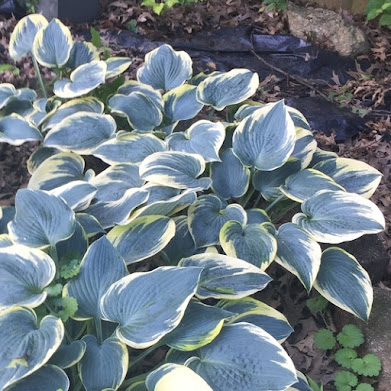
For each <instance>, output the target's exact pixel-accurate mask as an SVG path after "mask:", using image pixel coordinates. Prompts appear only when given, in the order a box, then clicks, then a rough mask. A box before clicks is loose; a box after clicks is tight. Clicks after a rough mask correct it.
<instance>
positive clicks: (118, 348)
mask: <svg viewBox="0 0 391 391" xmlns="http://www.w3.org/2000/svg"><path fill="white" fill-rule="evenodd" d="M82 341H83V342H85V343H86V345H87V349H86V352H85V353H84V356H83V358H82V359H81V360H80V361H79V363H78V369H79V373H80V378H81V381H82V383H83V385H84V387H85V389H86V391H97V390H117V389H118V388H119V386H120V385H121V384H122V382H123V381H124V380H125V376H126V373H127V371H128V365H129V355H128V349H127V348H126V345H125V344H123V343H122V342H120V341H119V340H118V339H117V338H114V337H112V338H108V339H106V340H105V341H103V343H98V341H97V340H96V337H95V336H93V335H85V336H84V337H83V338H82Z"/></svg>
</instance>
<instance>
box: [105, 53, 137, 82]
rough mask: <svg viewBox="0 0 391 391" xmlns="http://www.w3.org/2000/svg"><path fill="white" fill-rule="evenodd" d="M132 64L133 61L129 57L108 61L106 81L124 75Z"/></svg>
mask: <svg viewBox="0 0 391 391" xmlns="http://www.w3.org/2000/svg"><path fill="white" fill-rule="evenodd" d="M131 64H132V60H131V59H130V58H128V57H110V58H108V59H107V60H106V65H107V71H106V76H105V77H106V79H110V78H111V77H115V76H119V75H120V74H121V73H124V72H125V71H126V70H127V69H128V68H129V67H130V65H131Z"/></svg>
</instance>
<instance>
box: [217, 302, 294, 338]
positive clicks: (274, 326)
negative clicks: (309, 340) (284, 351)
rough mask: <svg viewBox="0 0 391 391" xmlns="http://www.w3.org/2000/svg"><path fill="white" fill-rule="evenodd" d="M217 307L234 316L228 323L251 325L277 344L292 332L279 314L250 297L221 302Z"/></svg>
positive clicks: (285, 320) (284, 318)
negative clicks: (270, 337) (267, 334)
mask: <svg viewBox="0 0 391 391" xmlns="http://www.w3.org/2000/svg"><path fill="white" fill-rule="evenodd" d="M217 305H218V307H219V308H222V309H224V310H226V311H230V312H233V313H234V314H235V316H234V317H233V318H232V319H230V323H239V322H247V323H252V324H254V325H255V326H258V327H260V328H261V329H263V330H265V331H266V332H268V333H269V334H270V335H271V336H272V337H273V338H275V339H276V340H277V341H278V342H279V343H282V342H284V341H285V340H286V339H287V338H288V337H289V335H290V334H291V333H292V332H293V328H292V327H291V325H290V324H289V323H288V320H287V319H286V317H285V316H284V315H283V314H282V313H281V312H279V311H277V310H275V309H274V308H273V307H270V306H268V305H267V304H265V303H262V302H261V301H259V300H256V299H253V298H252V297H244V298H243V299H240V300H222V301H220V302H219V303H218V304H217Z"/></svg>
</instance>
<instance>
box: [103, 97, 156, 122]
mask: <svg viewBox="0 0 391 391" xmlns="http://www.w3.org/2000/svg"><path fill="white" fill-rule="evenodd" d="M108 104H109V107H110V109H111V112H112V113H116V114H119V115H122V116H125V117H126V118H127V120H128V122H129V124H130V126H131V127H132V128H134V129H138V130H152V129H154V128H155V127H156V126H158V125H160V123H161V122H162V120H163V113H162V111H161V107H159V106H158V105H156V103H155V101H154V100H152V99H151V98H150V97H149V96H148V95H146V94H143V93H142V92H138V91H135V92H132V93H131V94H129V95H120V94H117V95H114V96H113V97H111V98H110V99H109V103H108Z"/></svg>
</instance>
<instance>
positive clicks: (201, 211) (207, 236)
mask: <svg viewBox="0 0 391 391" xmlns="http://www.w3.org/2000/svg"><path fill="white" fill-rule="evenodd" d="M188 215H189V228H190V232H191V235H192V236H193V239H194V242H195V244H196V246H197V247H207V246H211V245H213V244H219V243H220V238H219V235H220V230H221V228H222V226H223V225H224V224H225V223H226V222H227V221H229V220H236V221H239V222H240V223H242V224H244V223H245V222H246V212H245V211H244V209H243V208H242V207H241V206H240V205H238V204H232V205H228V204H227V203H226V202H225V201H223V200H221V199H220V198H218V197H216V196H215V195H205V196H201V197H199V198H198V199H197V201H196V202H195V203H194V204H192V205H191V206H190V208H189V213H188Z"/></svg>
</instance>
